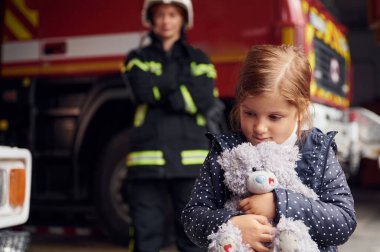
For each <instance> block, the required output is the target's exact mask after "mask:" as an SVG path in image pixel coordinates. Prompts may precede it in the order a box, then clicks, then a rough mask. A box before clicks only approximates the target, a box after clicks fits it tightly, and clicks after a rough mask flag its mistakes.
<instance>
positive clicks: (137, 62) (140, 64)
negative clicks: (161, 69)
mask: <svg viewBox="0 0 380 252" xmlns="http://www.w3.org/2000/svg"><path fill="white" fill-rule="evenodd" d="M134 66H137V67H138V68H140V69H141V70H143V71H144V72H148V70H149V66H148V65H147V64H145V63H144V62H142V61H141V60H139V59H132V60H131V61H129V63H128V65H127V66H126V68H125V71H130V70H131V69H132V68H133V67H134Z"/></svg>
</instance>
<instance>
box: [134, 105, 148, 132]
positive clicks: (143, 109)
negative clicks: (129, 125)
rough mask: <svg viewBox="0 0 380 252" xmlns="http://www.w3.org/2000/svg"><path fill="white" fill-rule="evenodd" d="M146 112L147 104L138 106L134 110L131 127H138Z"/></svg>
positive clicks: (142, 121)
mask: <svg viewBox="0 0 380 252" xmlns="http://www.w3.org/2000/svg"><path fill="white" fill-rule="evenodd" d="M147 111H148V104H142V105H138V106H137V108H136V113H135V119H134V121H133V125H134V126H135V127H139V126H141V125H142V124H143V123H144V120H145V116H146V113H147Z"/></svg>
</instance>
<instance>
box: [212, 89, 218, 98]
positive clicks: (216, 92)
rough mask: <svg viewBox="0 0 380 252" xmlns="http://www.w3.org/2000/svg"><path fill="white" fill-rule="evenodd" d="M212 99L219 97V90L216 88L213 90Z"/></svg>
mask: <svg viewBox="0 0 380 252" xmlns="http://www.w3.org/2000/svg"><path fill="white" fill-rule="evenodd" d="M213 94H214V97H219V89H218V88H217V87H215V88H214V90H213Z"/></svg>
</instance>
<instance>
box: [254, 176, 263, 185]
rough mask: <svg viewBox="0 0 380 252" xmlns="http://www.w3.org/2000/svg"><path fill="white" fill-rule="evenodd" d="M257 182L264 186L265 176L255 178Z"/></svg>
mask: <svg viewBox="0 0 380 252" xmlns="http://www.w3.org/2000/svg"><path fill="white" fill-rule="evenodd" d="M255 180H256V182H257V183H259V184H263V183H264V181H265V178H264V176H257V177H256V178H255Z"/></svg>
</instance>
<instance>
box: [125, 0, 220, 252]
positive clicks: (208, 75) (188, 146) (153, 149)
mask: <svg viewBox="0 0 380 252" xmlns="http://www.w3.org/2000/svg"><path fill="white" fill-rule="evenodd" d="M142 21H143V24H144V25H145V26H147V27H149V28H150V33H149V39H150V42H149V44H148V45H146V46H140V47H139V48H137V49H135V50H132V51H131V52H129V53H128V55H127V60H126V62H125V66H124V72H125V76H126V79H127V80H128V83H129V85H130V87H131V89H132V91H133V94H134V100H135V103H136V110H135V115H134V128H133V130H132V132H133V133H132V134H131V138H130V141H131V142H130V145H131V148H130V152H129V153H128V155H127V169H128V177H129V178H130V182H129V187H128V189H129V190H128V199H129V202H130V210H131V217H132V219H133V222H134V224H133V225H134V238H135V244H134V249H135V251H152V252H157V251H159V250H160V248H161V246H162V245H163V240H164V236H165V232H166V231H167V230H168V226H167V225H168V223H171V220H166V219H165V216H167V215H168V212H169V211H168V210H170V209H173V214H172V215H174V216H172V215H171V216H170V217H174V223H175V225H174V228H175V231H174V233H175V235H176V237H175V242H176V245H177V248H178V249H179V250H180V251H200V250H199V248H197V247H196V246H195V245H194V244H193V243H192V242H191V241H190V240H189V239H188V238H187V236H186V235H185V233H184V231H183V226H182V224H181V222H180V215H181V211H182V209H183V208H184V206H185V204H186V203H187V202H188V200H189V196H190V192H191V189H192V187H193V185H194V182H195V178H196V177H197V176H198V173H199V168H200V166H201V165H202V164H203V161H204V160H205V157H206V156H207V153H208V149H209V141H208V139H207V138H206V137H205V133H206V119H205V116H204V115H205V114H206V112H207V110H208V109H209V108H210V107H212V106H213V104H214V101H215V98H214V95H213V93H214V79H215V77H216V72H215V68H214V66H213V65H212V64H211V63H210V61H209V59H208V57H207V56H206V55H205V54H204V53H203V52H202V51H201V50H199V49H195V48H193V47H192V46H190V45H189V44H188V43H187V42H186V38H185V31H186V30H187V29H189V28H191V27H192V25H193V10H192V3H191V1H190V0H161V1H160V0H146V1H145V3H144V7H143V11H142ZM168 199H169V200H170V201H171V203H172V206H173V207H172V208H171V207H169V206H170V205H168ZM170 212H171V211H170ZM165 230H166V231H165Z"/></svg>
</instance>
